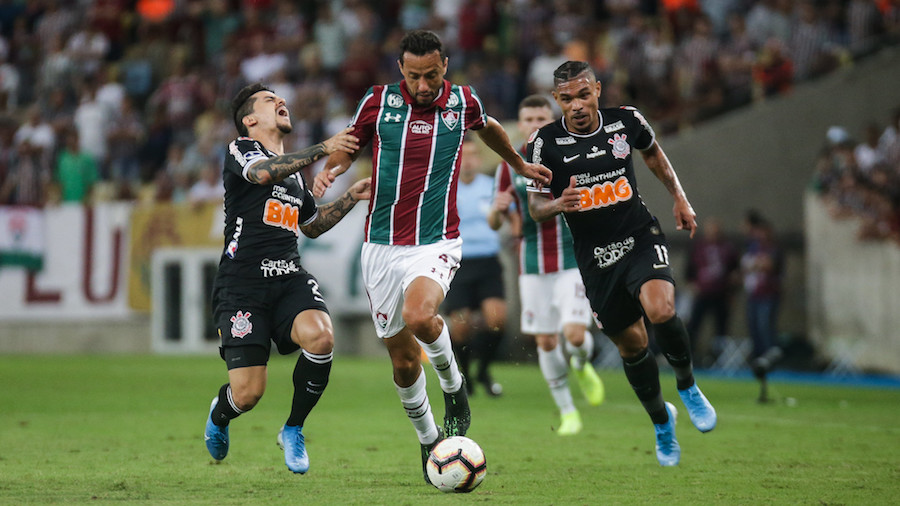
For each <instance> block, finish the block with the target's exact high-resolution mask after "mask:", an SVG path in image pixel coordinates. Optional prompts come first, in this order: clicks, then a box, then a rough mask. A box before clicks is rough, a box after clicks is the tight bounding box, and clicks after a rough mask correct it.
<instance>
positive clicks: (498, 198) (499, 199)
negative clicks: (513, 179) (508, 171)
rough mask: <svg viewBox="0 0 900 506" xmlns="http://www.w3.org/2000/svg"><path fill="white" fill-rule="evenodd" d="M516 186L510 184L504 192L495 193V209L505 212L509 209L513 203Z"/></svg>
mask: <svg viewBox="0 0 900 506" xmlns="http://www.w3.org/2000/svg"><path fill="white" fill-rule="evenodd" d="M515 191H516V190H515V188H514V187H513V186H512V185H510V186H507V187H506V189H505V190H503V191H502V192H498V193H497V194H496V195H494V209H495V210H497V211H499V212H501V213H505V212H506V211H508V210H509V206H511V205H512V203H513V193H514V192H515Z"/></svg>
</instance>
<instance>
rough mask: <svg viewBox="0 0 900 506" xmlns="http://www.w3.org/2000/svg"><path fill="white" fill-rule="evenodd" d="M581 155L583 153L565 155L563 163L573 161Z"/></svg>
mask: <svg viewBox="0 0 900 506" xmlns="http://www.w3.org/2000/svg"><path fill="white" fill-rule="evenodd" d="M579 156H581V155H572V156H564V157H563V163H569V162H571V161H572V160H574V159H576V158H578V157H579Z"/></svg>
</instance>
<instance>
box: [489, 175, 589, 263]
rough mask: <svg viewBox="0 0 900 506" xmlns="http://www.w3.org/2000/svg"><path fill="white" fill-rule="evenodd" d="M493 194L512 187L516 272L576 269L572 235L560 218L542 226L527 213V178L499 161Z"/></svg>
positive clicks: (543, 223) (555, 217)
mask: <svg viewBox="0 0 900 506" xmlns="http://www.w3.org/2000/svg"><path fill="white" fill-rule="evenodd" d="M494 181H495V184H494V186H495V187H496V190H495V191H496V192H497V193H500V192H505V191H507V189H508V188H509V187H510V186H512V187H513V188H514V190H515V191H514V192H513V198H514V200H515V203H516V211H518V213H519V216H521V218H522V241H521V242H520V243H519V273H520V274H549V273H551V272H557V271H561V270H565V269H576V268H577V267H578V264H577V263H576V262H575V249H574V246H573V245H572V232H571V231H570V230H569V226H568V225H566V221H565V220H564V219H563V217H562V215H560V214H558V215H556V216H554V217H553V219H551V220H547V221H545V222H542V223H538V222H536V221H534V219H533V218H532V217H531V213H529V212H528V192H527V190H526V187H527V186H528V181H529V180H528V179H527V178H525V177H522V176H520V175H518V174H516V173H515V171H513V170H512V167H510V166H509V164H508V163H506V162H500V165H498V166H497V173H496V174H495V175H494Z"/></svg>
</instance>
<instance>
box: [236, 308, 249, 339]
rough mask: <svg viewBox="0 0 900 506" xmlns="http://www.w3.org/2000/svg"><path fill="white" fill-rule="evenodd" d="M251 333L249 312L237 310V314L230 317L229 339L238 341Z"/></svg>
mask: <svg viewBox="0 0 900 506" xmlns="http://www.w3.org/2000/svg"><path fill="white" fill-rule="evenodd" d="M251 332H253V324H252V323H250V311H247V312H246V313H244V312H243V311H240V310H238V312H237V314H236V315H234V316H232V317H231V337H234V338H237V339H240V338H242V337H244V336H246V335H247V334H249V333H251Z"/></svg>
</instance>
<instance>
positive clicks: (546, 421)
mask: <svg viewBox="0 0 900 506" xmlns="http://www.w3.org/2000/svg"><path fill="white" fill-rule="evenodd" d="M294 361H295V356H292V357H287V358H283V357H273V360H272V361H271V363H270V371H269V385H268V391H267V392H266V395H265V397H263V399H262V401H261V402H260V404H259V405H258V406H257V407H256V409H254V410H253V411H252V412H250V413H247V414H245V415H244V416H242V417H240V418H238V419H237V420H235V421H234V422H233V423H232V425H231V450H230V453H229V455H228V457H227V458H226V459H225V461H223V462H222V463H220V464H218V465H215V464H212V463H211V460H210V458H209V455H208V454H207V452H206V448H205V446H204V443H203V437H202V430H203V425H204V422H205V419H206V416H207V411H208V408H209V401H210V400H211V398H212V396H213V395H214V394H215V393H216V392H217V390H218V388H219V386H220V385H221V384H222V383H223V382H224V381H225V379H226V374H225V367H224V364H223V363H222V362H221V361H220V360H219V359H218V357H216V356H204V357H181V356H176V357H160V356H50V357H33V356H0V504H46V503H65V504H71V503H91V504H104V503H122V502H128V503H140V504H291V505H298V504H303V505H307V504H326V505H332V504H334V505H342V504H389V505H403V504H409V505H417V504H451V503H453V504H460V503H463V504H470V503H492V504H557V505H568V504H601V503H605V504H666V505H671V504H689V505H702V504H749V505H756V504H773V503H774V504H861V505H870V504H897V503H898V502H900V485H898V483H900V424H898V420H900V390H896V389H894V390H890V389H862V388H850V387H842V386H827V385H820V384H816V385H808V384H797V383H773V384H772V385H771V389H770V394H772V395H773V397H776V398H779V399H787V398H788V397H790V398H792V399H795V400H796V402H783V401H779V402H773V403H771V404H768V405H760V404H758V403H757V402H756V396H757V393H758V388H757V385H756V383H755V382H753V381H746V380H745V381H741V380H728V379H721V378H714V377H706V376H703V375H700V376H699V377H698V382H699V384H700V386H701V388H702V389H703V390H704V392H705V393H706V395H707V397H709V399H710V400H711V401H712V403H713V404H714V405H715V407H716V408H717V410H718V413H719V424H718V426H717V427H716V429H715V430H714V431H712V432H710V433H708V434H701V433H699V432H698V431H697V430H696V429H694V427H693V426H692V425H691V423H690V421H689V420H688V417H687V416H686V415H687V414H686V412H685V409H684V406H683V405H682V404H681V401H680V399H679V398H678V395H677V393H676V391H675V386H674V378H673V377H672V376H671V374H669V373H668V372H666V368H663V369H664V372H663V376H662V384H663V394H664V396H665V397H666V398H667V400H671V401H672V402H673V403H674V404H675V405H676V406H677V407H678V408H679V411H680V417H679V419H678V433H677V434H678V439H679V442H680V443H681V448H682V458H681V465H680V466H678V467H676V468H665V469H664V468H661V467H660V466H659V465H658V464H657V462H656V457H655V455H654V437H653V428H652V426H651V424H650V421H649V419H648V418H647V415H646V414H645V413H644V412H643V410H642V408H641V407H640V404H639V403H638V401H637V399H636V398H635V396H634V393H633V392H632V391H631V389H630V387H629V386H628V384H627V382H626V381H625V377H624V374H623V373H622V371H621V369H613V370H602V371H600V373H601V377H602V378H603V380H604V382H605V384H606V391H607V396H606V397H607V398H606V402H605V403H604V404H603V405H601V406H599V407H591V406H588V405H587V404H586V403H585V401H584V400H583V398H581V397H580V393H579V392H578V390H577V386H575V385H574V381H573V382H572V383H573V387H572V388H573V393H574V394H575V399H576V403H577V405H578V407H579V409H580V410H581V412H582V416H583V418H584V422H585V428H584V431H583V432H582V433H581V434H579V435H577V436H574V437H565V438H563V437H559V436H557V435H556V433H555V432H554V428H555V426H556V425H557V424H558V423H559V422H558V415H557V413H556V410H555V407H554V405H553V402H552V400H551V398H550V394H549V392H548V390H547V387H546V385H545V384H544V381H543V379H542V378H541V375H540V372H539V370H538V368H537V366H536V365H535V364H508V363H507V364H499V365H497V366H496V368H495V370H494V375H495V377H496V378H497V380H499V381H501V382H502V383H503V386H504V395H503V397H501V398H499V399H494V398H488V397H487V396H485V395H484V394H483V393H482V394H481V395H478V394H476V395H475V396H473V397H472V400H471V403H472V411H473V424H472V428H471V429H470V431H469V436H470V437H472V438H473V439H475V440H476V441H478V442H479V443H480V444H481V446H482V447H483V448H484V451H485V454H486V456H487V460H488V474H487V477H486V478H485V481H484V483H483V484H482V485H481V487H479V488H478V489H476V490H475V491H474V492H473V493H471V494H468V495H461V494H442V493H440V492H438V491H437V490H435V489H433V488H431V487H429V486H427V485H426V484H425V482H424V481H423V479H422V472H421V467H420V460H419V448H418V443H417V440H416V437H415V433H414V431H413V429H412V426H411V424H410V423H409V421H408V420H407V419H406V417H405V415H404V413H403V410H402V409H401V407H400V401H399V400H398V398H397V395H396V392H395V391H394V387H393V383H392V381H391V370H390V365H389V361H388V358H387V354H385V356H383V357H377V358H356V357H344V356H339V357H337V358H336V361H335V364H334V368H333V370H332V374H331V383H330V384H329V386H328V389H327V390H326V392H325V396H324V397H323V399H322V400H321V402H320V403H319V405H318V406H317V407H316V409H315V410H314V411H313V413H312V415H311V416H310V418H309V419H308V420H307V423H306V427H305V430H304V434H305V435H306V438H307V445H308V449H309V453H310V458H311V469H310V472H309V473H308V474H306V475H304V476H299V475H296V476H295V475H293V474H292V473H290V472H289V471H288V470H287V468H286V467H285V466H284V461H283V456H282V454H281V453H280V452H279V450H278V448H277V446H276V445H275V436H276V433H277V431H278V428H279V426H280V425H281V424H283V423H284V419H285V418H286V417H287V413H288V409H289V403H290V394H291V388H290V376H291V371H292V368H293V364H294ZM426 372H427V374H428V385H429V386H428V388H429V393H430V397H431V401H432V406H433V407H434V410H435V415H436V418H438V420H440V419H442V417H443V399H442V396H441V395H440V391H439V388H438V382H437V379H436V377H435V376H434V372H433V371H431V370H430V367H427V366H426Z"/></svg>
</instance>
